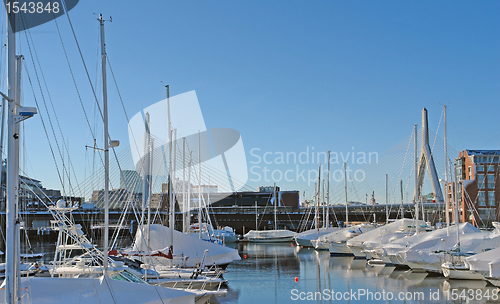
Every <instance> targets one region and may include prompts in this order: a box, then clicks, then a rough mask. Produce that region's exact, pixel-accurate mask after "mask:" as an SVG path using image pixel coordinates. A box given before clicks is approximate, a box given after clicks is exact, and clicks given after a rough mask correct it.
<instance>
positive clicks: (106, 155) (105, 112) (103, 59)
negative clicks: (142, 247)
mask: <svg viewBox="0 0 500 304" xmlns="http://www.w3.org/2000/svg"><path fill="white" fill-rule="evenodd" d="M99 23H100V25H101V68H102V103H103V120H104V248H103V254H104V258H103V268H104V276H107V275H108V247H109V245H108V238H109V231H108V228H109V135H108V92H107V84H106V44H105V43H104V20H103V19H102V14H99Z"/></svg>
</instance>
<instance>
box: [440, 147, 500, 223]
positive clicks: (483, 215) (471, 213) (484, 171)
mask: <svg viewBox="0 0 500 304" xmlns="http://www.w3.org/2000/svg"><path fill="white" fill-rule="evenodd" d="M499 164H500V150H464V151H461V152H460V154H459V156H458V158H456V159H455V172H456V176H457V181H458V191H457V194H456V196H457V201H458V202H459V210H460V217H461V218H460V220H461V222H467V221H468V222H471V223H473V224H474V225H476V226H478V227H483V226H491V222H492V221H499V220H500V212H499V200H500V184H499V181H498V177H499ZM453 192H454V188H453V184H448V185H447V189H446V193H447V195H448V197H449V198H450V201H452V199H453V194H454V193H453Z"/></svg>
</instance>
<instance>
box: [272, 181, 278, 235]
mask: <svg viewBox="0 0 500 304" xmlns="http://www.w3.org/2000/svg"><path fill="white" fill-rule="evenodd" d="M273 192H274V193H273V195H274V230H278V220H277V216H276V209H277V206H278V198H277V197H276V183H274V191H273Z"/></svg>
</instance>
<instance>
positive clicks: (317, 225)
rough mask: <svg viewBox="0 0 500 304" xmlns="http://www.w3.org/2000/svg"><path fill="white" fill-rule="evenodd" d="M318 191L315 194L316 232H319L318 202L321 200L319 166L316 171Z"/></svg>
mask: <svg viewBox="0 0 500 304" xmlns="http://www.w3.org/2000/svg"><path fill="white" fill-rule="evenodd" d="M317 190H318V191H317V192H316V193H317V194H316V195H317V196H316V230H318V232H319V200H320V198H321V196H320V194H321V165H319V169H318V189H317Z"/></svg>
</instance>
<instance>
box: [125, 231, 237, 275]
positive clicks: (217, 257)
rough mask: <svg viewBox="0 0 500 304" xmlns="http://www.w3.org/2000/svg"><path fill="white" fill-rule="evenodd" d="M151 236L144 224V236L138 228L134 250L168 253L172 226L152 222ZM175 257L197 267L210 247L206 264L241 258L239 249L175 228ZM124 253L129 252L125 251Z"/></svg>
mask: <svg viewBox="0 0 500 304" xmlns="http://www.w3.org/2000/svg"><path fill="white" fill-rule="evenodd" d="M149 231H150V234H149V235H150V238H149V240H148V238H147V235H148V227H147V226H144V237H143V234H142V232H141V229H138V230H137V233H136V234H135V241H134V244H133V246H132V250H131V251H128V253H129V254H130V253H133V252H148V246H147V245H149V252H151V253H153V252H162V253H164V254H167V253H168V247H169V246H170V228H168V227H165V226H163V225H158V224H152V225H151V226H150V228H149ZM173 245H174V258H175V257H176V256H182V257H184V260H185V264H184V265H183V266H187V267H195V266H196V264H199V263H201V260H202V258H203V253H204V251H205V250H206V249H208V253H207V257H206V259H205V265H207V266H209V265H214V264H215V265H225V264H228V263H231V262H232V261H236V260H240V259H241V258H240V255H239V254H238V250H236V249H232V248H227V247H224V246H221V245H219V244H215V243H211V242H207V241H203V240H200V239H198V238H196V237H193V236H190V235H187V234H184V233H182V232H179V231H176V230H174V244H173ZM123 253H127V251H124V252H123Z"/></svg>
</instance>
